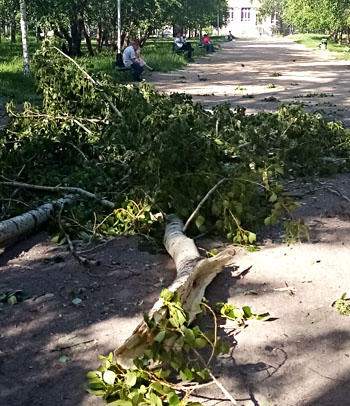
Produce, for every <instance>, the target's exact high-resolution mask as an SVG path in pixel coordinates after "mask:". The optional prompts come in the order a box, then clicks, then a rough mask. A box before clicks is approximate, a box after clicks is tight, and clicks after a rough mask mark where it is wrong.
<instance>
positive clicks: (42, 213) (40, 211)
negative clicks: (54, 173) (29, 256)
mask: <svg viewBox="0 0 350 406" xmlns="http://www.w3.org/2000/svg"><path fill="white" fill-rule="evenodd" d="M75 199H76V196H73V195H67V196H64V197H62V198H61V199H58V200H55V201H53V202H50V203H45V204H43V205H42V206H40V207H38V208H37V209H35V210H30V211H28V212H27V213H24V214H21V215H20V216H16V217H13V218H11V219H9V220H4V221H2V222H0V246H1V245H3V244H4V243H6V244H7V243H8V242H10V241H11V242H12V241H15V240H17V239H18V238H20V237H23V236H24V235H26V234H29V233H31V232H32V231H34V230H35V229H37V228H39V227H40V226H41V225H42V224H44V223H45V222H46V221H47V220H48V219H49V218H50V215H51V214H52V213H53V211H54V209H55V206H62V205H64V204H69V203H72V202H73V201H74V200H75Z"/></svg>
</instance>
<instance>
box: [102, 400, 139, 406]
mask: <svg viewBox="0 0 350 406" xmlns="http://www.w3.org/2000/svg"><path fill="white" fill-rule="evenodd" d="M108 406H133V404H132V401H131V400H122V399H118V400H115V401H114V402H111V403H108Z"/></svg>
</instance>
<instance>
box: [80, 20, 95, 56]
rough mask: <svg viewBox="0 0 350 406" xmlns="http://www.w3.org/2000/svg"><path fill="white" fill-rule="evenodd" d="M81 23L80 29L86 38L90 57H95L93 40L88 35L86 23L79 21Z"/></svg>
mask: <svg viewBox="0 0 350 406" xmlns="http://www.w3.org/2000/svg"><path fill="white" fill-rule="evenodd" d="M79 23H80V29H81V31H82V32H83V34H84V38H85V41H86V46H87V49H88V52H89V56H94V51H93V49H92V45H91V39H90V36H89V34H88V32H87V30H86V26H85V22H84V20H83V19H81V20H79Z"/></svg>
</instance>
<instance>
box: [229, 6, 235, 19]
mask: <svg viewBox="0 0 350 406" xmlns="http://www.w3.org/2000/svg"><path fill="white" fill-rule="evenodd" d="M228 12H229V20H231V21H233V20H234V19H235V12H234V8H233V7H230V8H229V11H228Z"/></svg>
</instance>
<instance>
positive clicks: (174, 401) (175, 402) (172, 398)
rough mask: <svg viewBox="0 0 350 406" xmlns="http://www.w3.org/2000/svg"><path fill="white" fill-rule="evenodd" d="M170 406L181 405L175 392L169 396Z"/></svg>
mask: <svg viewBox="0 0 350 406" xmlns="http://www.w3.org/2000/svg"><path fill="white" fill-rule="evenodd" d="M167 400H168V403H169V406H178V405H179V404H180V399H179V397H178V396H177V394H176V393H175V392H171V393H169V394H168V396H167Z"/></svg>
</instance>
